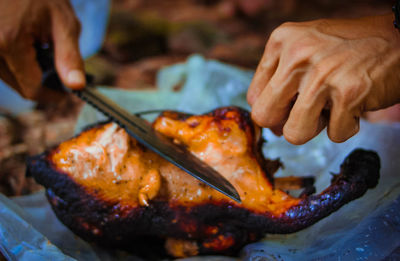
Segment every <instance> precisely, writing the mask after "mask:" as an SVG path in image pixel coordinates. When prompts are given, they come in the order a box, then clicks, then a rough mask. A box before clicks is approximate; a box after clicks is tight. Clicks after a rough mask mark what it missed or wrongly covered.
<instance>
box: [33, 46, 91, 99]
mask: <svg viewBox="0 0 400 261" xmlns="http://www.w3.org/2000/svg"><path fill="white" fill-rule="evenodd" d="M34 47H35V50H36V60H37V62H38V63H39V66H40V69H42V73H43V74H42V86H44V87H46V88H50V89H52V90H56V91H62V92H71V89H69V88H67V87H65V86H64V84H63V83H62V81H61V79H60V77H59V76H58V74H57V70H56V67H55V64H54V51H53V48H52V46H51V45H49V44H41V43H38V42H36V43H35V44H34ZM85 76H86V83H87V85H88V86H89V85H90V84H91V83H93V80H94V77H93V75H90V74H87V73H86V74H85Z"/></svg>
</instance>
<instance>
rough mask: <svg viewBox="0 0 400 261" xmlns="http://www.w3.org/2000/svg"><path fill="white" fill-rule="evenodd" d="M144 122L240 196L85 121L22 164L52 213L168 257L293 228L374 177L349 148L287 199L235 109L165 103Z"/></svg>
mask: <svg viewBox="0 0 400 261" xmlns="http://www.w3.org/2000/svg"><path fill="white" fill-rule="evenodd" d="M153 127H154V128H155V129H156V130H157V131H159V132H161V133H163V134H164V135H166V136H167V137H169V138H171V139H172V140H173V141H174V142H176V143H178V144H181V145H182V146H186V147H187V148H188V150H189V151H190V152H191V153H193V154H194V155H196V156H197V157H199V158H200V159H202V160H203V161H205V162H206V163H207V164H209V165H210V166H211V167H213V168H214V169H216V170H217V171H218V172H220V173H221V174H222V175H223V176H224V177H225V178H226V179H228V180H229V181H230V182H231V183H232V184H233V186H234V187H235V188H236V190H237V191H238V192H239V194H240V197H241V199H242V203H241V204H239V203H237V202H234V201H233V200H231V199H229V198H228V197H226V196H224V195H223V194H221V193H219V192H218V191H216V190H214V189H212V188H210V187H208V186H206V185H204V184H202V183H201V182H199V181H198V180H197V179H195V178H193V177H192V176H190V175H188V174H187V173H185V172H184V171H182V170H181V169H179V168H177V167H176V166H174V165H173V164H171V163H169V162H167V161H166V160H164V159H163V158H161V157H160V156H158V155H156V154H155V153H153V152H152V151H150V150H148V149H146V148H145V147H143V146H142V145H141V144H139V143H138V142H137V141H136V140H135V139H133V138H131V137H130V136H129V135H128V134H127V133H126V132H125V131H124V130H123V129H122V128H120V127H119V126H118V125H117V124H115V123H102V124H98V125H96V126H93V127H91V128H89V129H87V130H85V131H83V132H82V133H81V134H80V135H78V136H76V137H74V138H72V139H71V140H68V141H65V142H64V143H62V144H60V145H59V146H58V147H56V148H54V149H53V150H51V151H49V152H46V153H44V154H41V155H39V156H37V157H34V158H32V159H31V161H30V162H29V164H28V171H29V173H30V174H32V175H33V176H34V177H35V178H36V180H37V181H38V182H39V183H41V184H43V185H44V186H45V187H46V188H47V195H48V198H49V201H50V204H51V205H52V207H53V209H54V211H55V213H56V214H57V216H58V217H59V218H60V220H61V221H62V222H64V223H65V224H66V225H67V226H68V227H70V228H71V229H72V230H73V231H74V232H75V233H77V234H78V235H80V236H81V237H83V238H85V239H87V240H90V241H96V242H98V243H101V244H106V245H115V246H118V247H124V248H128V249H129V245H130V244H131V243H132V242H133V241H135V240H140V239H141V238H157V239H161V240H165V246H166V248H167V251H168V252H169V253H170V254H171V255H173V256H177V257H182V256H190V255H197V254H208V253H224V254H234V253H236V252H237V251H238V250H240V248H241V247H242V246H244V245H245V244H247V243H249V242H253V241H255V240H259V239H260V238H261V237H262V236H263V235H264V234H265V233H290V232H295V231H298V230H300V229H302V228H304V227H307V226H309V225H312V224H313V223H315V222H317V221H318V220H319V219H321V218H323V217H325V216H327V215H329V214H330V213H332V212H333V211H335V210H337V209H338V208H340V206H342V205H344V204H346V203H347V202H349V201H350V200H353V199H355V198H358V197H360V196H362V195H363V194H364V193H365V192H366V190H367V189H368V188H373V187H374V186H375V185H376V184H377V182H378V178H379V168H380V166H379V158H378V156H377V155H376V153H374V152H371V151H364V150H356V151H354V152H353V153H352V154H351V155H349V156H348V157H347V159H346V160H345V162H344V163H343V164H342V167H341V173H340V174H339V175H337V176H335V177H334V179H333V180H332V184H331V186H330V187H328V188H327V189H326V190H325V191H323V192H322V193H320V194H319V195H310V196H306V195H303V196H301V197H300V198H296V197H292V196H290V195H289V194H287V193H286V192H284V191H282V190H280V189H278V188H275V187H274V184H273V172H274V171H275V170H276V168H274V167H271V166H276V164H271V163H272V161H270V160H267V159H264V158H263V156H262V154H261V145H262V140H261V139H260V138H261V131H260V129H259V128H258V127H257V126H255V125H254V124H253V123H252V121H251V120H250V117H249V114H248V112H247V111H244V110H242V109H240V108H237V107H224V108H219V109H217V110H214V111H212V112H210V113H208V114H205V115H194V116H191V115H184V114H181V113H178V112H173V111H166V112H164V113H163V114H161V115H160V116H159V117H158V118H157V119H156V120H155V121H154V123H153ZM305 164H306V163H305Z"/></svg>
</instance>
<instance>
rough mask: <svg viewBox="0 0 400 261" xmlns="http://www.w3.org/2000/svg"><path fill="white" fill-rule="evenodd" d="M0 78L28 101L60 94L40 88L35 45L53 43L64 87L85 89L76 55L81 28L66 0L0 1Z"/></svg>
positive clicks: (77, 55)
mask: <svg viewBox="0 0 400 261" xmlns="http://www.w3.org/2000/svg"><path fill="white" fill-rule="evenodd" d="M0 24H1V27H0V78H1V79H2V80H4V81H5V82H6V83H7V84H9V85H10V86H11V87H13V88H14V89H15V90H16V91H18V92H19V93H20V94H21V95H22V96H23V97H25V98H27V99H31V100H51V99H54V98H59V97H60V96H61V94H60V93H58V92H56V91H52V90H47V89H44V88H41V87H42V86H41V78H42V72H41V69H40V67H39V64H38V62H37V61H36V52H35V48H34V43H35V42H36V41H39V42H42V43H52V45H53V48H54V59H55V66H56V70H57V72H58V74H59V76H60V79H61V81H62V82H63V83H64V84H65V86H67V87H69V88H72V89H79V88H82V87H84V86H85V76H84V68H83V61H82V58H81V55H80V52H79V45H78V39H79V33H80V24H79V21H78V19H77V18H76V16H75V14H74V11H73V9H72V7H71V5H70V3H69V1H68V0H18V1H14V0H0Z"/></svg>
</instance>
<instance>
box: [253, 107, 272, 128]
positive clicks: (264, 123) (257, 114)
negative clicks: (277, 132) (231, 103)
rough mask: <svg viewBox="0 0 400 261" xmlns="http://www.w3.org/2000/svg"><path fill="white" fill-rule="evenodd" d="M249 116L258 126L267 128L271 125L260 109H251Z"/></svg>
mask: <svg viewBox="0 0 400 261" xmlns="http://www.w3.org/2000/svg"><path fill="white" fill-rule="evenodd" d="M251 118H252V120H253V121H254V122H255V123H256V124H257V125H258V126H260V127H263V128H267V127H270V126H271V124H270V120H269V117H268V116H267V114H266V113H263V112H261V111H260V110H255V109H253V110H252V112H251Z"/></svg>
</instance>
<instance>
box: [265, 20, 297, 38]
mask: <svg viewBox="0 0 400 261" xmlns="http://www.w3.org/2000/svg"><path fill="white" fill-rule="evenodd" d="M293 25H294V23H292V22H285V23H283V24H281V25H280V26H278V27H277V28H275V30H273V31H272V33H271V37H270V39H272V40H275V41H281V40H282V39H283V38H285V37H286V36H287V35H288V34H289V35H290V33H291V32H292V29H293Z"/></svg>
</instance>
